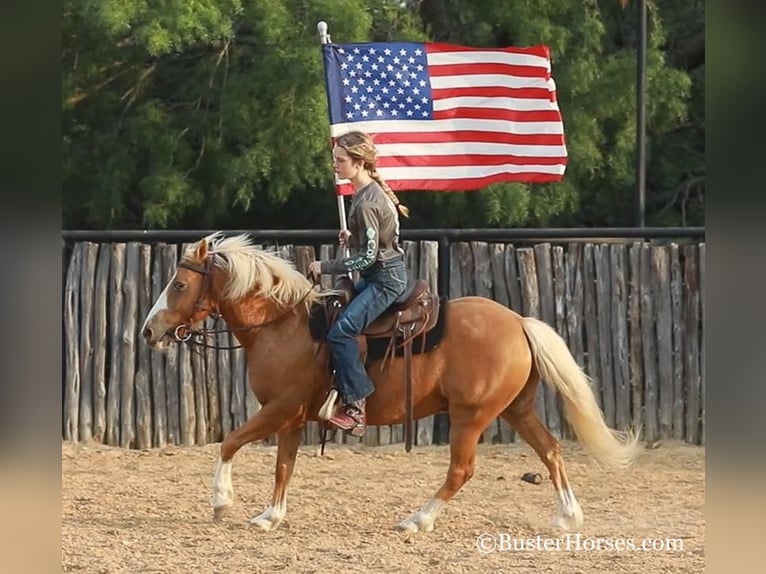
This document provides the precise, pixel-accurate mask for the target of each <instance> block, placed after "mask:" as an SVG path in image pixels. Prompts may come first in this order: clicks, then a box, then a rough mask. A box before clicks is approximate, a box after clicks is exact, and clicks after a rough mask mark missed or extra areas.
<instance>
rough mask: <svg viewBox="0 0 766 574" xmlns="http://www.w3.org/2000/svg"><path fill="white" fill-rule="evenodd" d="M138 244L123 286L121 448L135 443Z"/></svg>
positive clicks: (128, 253) (128, 255)
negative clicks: (134, 407)
mask: <svg viewBox="0 0 766 574" xmlns="http://www.w3.org/2000/svg"><path fill="white" fill-rule="evenodd" d="M139 258H140V253H139V244H138V243H136V242H130V243H128V245H127V248H126V250H125V280H124V281H123V283H122V295H123V305H124V306H123V313H122V321H121V322H120V341H121V343H122V361H121V362H120V395H121V397H120V398H121V400H120V423H121V424H120V446H121V447H123V448H129V447H131V446H135V445H134V441H135V432H136V428H135V424H136V420H135V415H134V413H133V398H134V391H135V385H136V378H135V377H136V335H137V333H136V331H137V329H136V323H137V321H138V319H137V315H138V284H137V283H138V269H139Z"/></svg>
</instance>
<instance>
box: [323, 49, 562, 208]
mask: <svg viewBox="0 0 766 574" xmlns="http://www.w3.org/2000/svg"><path fill="white" fill-rule="evenodd" d="M322 52H323V58H324V66H325V81H326V87H327V96H328V104H329V112H330V130H331V136H332V139H333V140H334V138H336V137H338V136H339V135H341V134H344V133H346V132H350V131H355V130H361V131H364V132H367V133H369V134H370V135H371V136H372V138H373V140H374V141H375V146H376V148H377V150H378V168H379V169H378V171H379V172H380V174H381V175H382V176H383V177H384V178H385V179H386V181H387V182H388V184H389V185H390V186H391V188H392V189H394V190H416V189H425V190H439V191H459V190H466V191H467V190H472V189H479V188H482V187H484V186H486V185H489V184H491V183H496V182H500V181H522V182H547V181H558V180H561V179H562V177H563V175H564V171H565V168H566V163H567V149H566V144H565V139H564V125H563V121H562V118H561V112H560V111H559V107H558V104H557V102H556V87H555V83H554V81H553V78H552V77H551V63H550V56H549V50H548V48H547V47H546V46H542V45H540V46H533V47H529V48H502V49H495V48H469V47H464V46H455V45H449V44H438V43H413V42H386V43H358V44H323V45H322ZM337 184H338V193H339V194H344V195H345V194H347V193H351V192H352V191H353V190H352V189H351V186H350V185H348V183H347V182H343V181H339V182H337Z"/></svg>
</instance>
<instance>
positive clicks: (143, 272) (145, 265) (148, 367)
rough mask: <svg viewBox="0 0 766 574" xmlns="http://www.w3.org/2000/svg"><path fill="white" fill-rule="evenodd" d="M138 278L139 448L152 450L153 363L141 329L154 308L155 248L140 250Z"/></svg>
mask: <svg viewBox="0 0 766 574" xmlns="http://www.w3.org/2000/svg"><path fill="white" fill-rule="evenodd" d="M140 254H141V257H140V262H139V277H138V315H137V318H136V319H137V320H136V338H137V339H138V341H137V343H136V345H137V347H138V370H137V371H136V447H137V448H142V449H143V448H149V447H151V446H152V422H153V421H152V389H151V377H152V363H151V357H150V353H153V352H154V351H152V350H151V349H149V347H148V346H147V345H146V343H144V342H143V340H142V339H143V337H142V336H141V333H140V329H141V326H142V325H143V322H144V320H145V318H146V315H147V313H149V309H151V308H152V247H151V245H146V244H144V245H141V246H140Z"/></svg>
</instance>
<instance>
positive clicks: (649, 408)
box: [641, 244, 660, 444]
mask: <svg viewBox="0 0 766 574" xmlns="http://www.w3.org/2000/svg"><path fill="white" fill-rule="evenodd" d="M651 260H652V249H651V247H650V246H649V245H646V244H643V245H642V246H641V334H642V342H643V348H644V425H645V426H644V428H645V432H644V437H645V439H646V442H648V443H649V444H651V443H654V442H656V441H657V439H658V438H659V436H660V432H659V424H658V421H657V403H658V397H659V392H658V389H657V351H656V348H657V343H656V341H657V337H656V330H655V318H654V291H653V288H652V280H651V279H652V262H651Z"/></svg>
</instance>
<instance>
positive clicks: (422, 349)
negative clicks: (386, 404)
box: [309, 297, 448, 365]
mask: <svg viewBox="0 0 766 574" xmlns="http://www.w3.org/2000/svg"><path fill="white" fill-rule="evenodd" d="M447 303H448V299H447V297H440V298H439V317H438V318H437V320H436V325H434V328H433V329H431V330H430V331H428V332H427V333H424V334H423V335H419V336H417V337H415V338H414V339H413V340H412V354H413V355H419V354H420V353H427V352H428V351H431V350H433V349H434V348H436V346H437V345H438V344H439V343H440V342H441V340H442V338H443V337H444V328H445V317H446V315H445V313H446V309H447ZM309 331H310V332H311V337H312V338H313V339H314V340H315V341H323V340H324V339H325V336H326V335H327V331H328V326H327V317H326V316H325V313H324V308H323V307H322V305H320V304H314V305H313V306H312V307H311V311H310V312H309ZM424 338H425V341H424V340H423V339H424ZM396 341H397V348H396V356H397V357H401V356H403V355H404V349H403V348H402V347H399V346H398V345H400V344H401V342H402V339H401V338H400V337H397V338H396ZM390 342H391V339H389V338H380V339H367V361H366V362H367V365H369V364H370V363H374V362H375V361H379V360H380V359H382V358H383V356H384V355H385V353H386V349H387V348H388V345H389V343H390Z"/></svg>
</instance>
